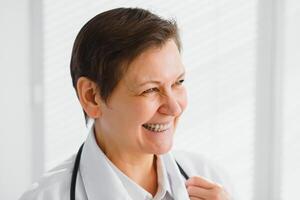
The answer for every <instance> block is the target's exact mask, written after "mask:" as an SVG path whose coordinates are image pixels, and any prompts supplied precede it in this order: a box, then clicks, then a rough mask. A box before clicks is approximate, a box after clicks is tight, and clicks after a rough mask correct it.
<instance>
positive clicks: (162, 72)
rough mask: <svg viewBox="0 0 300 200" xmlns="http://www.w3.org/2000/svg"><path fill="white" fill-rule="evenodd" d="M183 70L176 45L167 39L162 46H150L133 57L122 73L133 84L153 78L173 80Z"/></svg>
mask: <svg viewBox="0 0 300 200" xmlns="http://www.w3.org/2000/svg"><path fill="white" fill-rule="evenodd" d="M183 72H184V66H183V64H182V60H181V56H180V53H179V51H178V48H177V45H176V44H175V42H174V41H173V40H169V41H167V42H166V43H165V44H164V45H163V46H162V47H153V48H150V49H148V50H146V51H144V52H143V53H141V54H140V55H139V56H138V57H137V58H136V59H134V60H133V61H132V62H131V63H130V65H129V67H128V71H127V72H126V73H125V75H124V80H125V81H126V82H128V81H130V82H132V83H133V84H139V83H141V82H143V81H148V80H153V79H162V80H159V81H164V80H165V81H168V80H174V78H175V77H176V78H177V76H178V75H179V74H181V73H183Z"/></svg>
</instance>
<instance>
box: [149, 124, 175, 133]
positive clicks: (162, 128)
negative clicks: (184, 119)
mask: <svg viewBox="0 0 300 200" xmlns="http://www.w3.org/2000/svg"><path fill="white" fill-rule="evenodd" d="M143 127H145V128H146V129H148V130H150V131H154V132H162V131H165V130H167V129H169V128H170V127H171V123H168V124H144V125H143Z"/></svg>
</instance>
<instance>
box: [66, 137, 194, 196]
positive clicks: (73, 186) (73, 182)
mask: <svg viewBox="0 0 300 200" xmlns="http://www.w3.org/2000/svg"><path fill="white" fill-rule="evenodd" d="M83 145H84V143H83V144H82V145H81V147H80V148H79V150H78V152H77V155H76V159H75V164H74V168H73V171H72V179H71V188H70V200H75V189H76V178H77V174H78V168H79V164H80V157H81V152H82V148H83ZM175 162H176V164H177V166H178V168H179V171H180V173H181V175H182V176H183V177H184V178H185V179H186V180H187V179H189V176H188V175H187V174H186V173H185V171H184V170H183V169H182V167H181V166H180V165H179V164H178V162H177V161H175Z"/></svg>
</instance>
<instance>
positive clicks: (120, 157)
mask: <svg viewBox="0 0 300 200" xmlns="http://www.w3.org/2000/svg"><path fill="white" fill-rule="evenodd" d="M94 131H95V138H96V142H97V144H98V146H99V147H100V148H101V150H102V151H103V152H104V154H105V155H106V157H107V158H108V159H109V160H110V161H111V162H112V163H113V164H114V165H115V166H116V167H117V168H118V169H120V170H121V171H122V172H123V173H124V174H126V175H127V176H128V177H129V178H130V179H131V180H133V181H134V182H135V183H137V184H138V185H140V186H141V187H143V188H144V189H145V190H146V191H148V192H149V193H151V194H152V195H153V196H154V195H155V193H156V191H157V186H158V184H157V169H156V156H155V155H153V154H141V153H137V152H130V151H129V150H128V149H120V148H118V145H116V144H115V143H114V142H113V141H110V140H109V138H107V137H105V135H103V134H102V133H101V131H100V130H99V129H98V130H97V126H95V130H94ZM107 144H109V145H107Z"/></svg>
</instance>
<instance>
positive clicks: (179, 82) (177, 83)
mask: <svg viewBox="0 0 300 200" xmlns="http://www.w3.org/2000/svg"><path fill="white" fill-rule="evenodd" d="M183 82H184V79H181V80H179V81H177V82H176V83H175V84H176V85H182V84H183Z"/></svg>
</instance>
